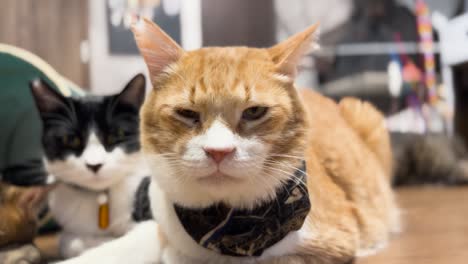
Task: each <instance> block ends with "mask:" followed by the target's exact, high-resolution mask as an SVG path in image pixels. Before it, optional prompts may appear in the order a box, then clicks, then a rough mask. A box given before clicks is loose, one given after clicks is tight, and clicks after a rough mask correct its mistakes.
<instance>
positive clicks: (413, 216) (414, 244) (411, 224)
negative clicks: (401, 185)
mask: <svg viewBox="0 0 468 264" xmlns="http://www.w3.org/2000/svg"><path fill="white" fill-rule="evenodd" d="M398 200H399V201H400V205H401V207H402V208H403V210H402V218H403V220H404V223H403V224H404V226H403V232H402V233H401V234H399V235H396V236H395V237H394V238H393V240H392V241H391V242H390V244H389V245H388V248H386V249H385V250H384V251H382V252H380V253H379V254H378V255H375V256H372V257H368V258H364V259H360V260H358V261H357V262H356V264H468V188H466V187H464V188H446V187H416V188H407V189H400V190H398Z"/></svg>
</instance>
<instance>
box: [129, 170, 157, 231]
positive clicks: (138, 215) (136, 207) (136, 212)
mask: <svg viewBox="0 0 468 264" xmlns="http://www.w3.org/2000/svg"><path fill="white" fill-rule="evenodd" d="M150 183H151V178H150V177H145V178H144V179H143V181H141V183H140V185H139V186H138V189H137V191H136V193H135V200H134V202H133V213H132V218H133V220H134V221H135V222H142V221H146V220H150V219H153V214H152V212H151V201H150V199H149V186H150Z"/></svg>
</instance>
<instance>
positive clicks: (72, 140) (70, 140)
mask: <svg viewBox="0 0 468 264" xmlns="http://www.w3.org/2000/svg"><path fill="white" fill-rule="evenodd" d="M62 143H63V145H65V146H67V147H70V148H78V147H79V146H80V145H81V140H80V138H79V137H78V136H70V135H64V136H63V137H62Z"/></svg>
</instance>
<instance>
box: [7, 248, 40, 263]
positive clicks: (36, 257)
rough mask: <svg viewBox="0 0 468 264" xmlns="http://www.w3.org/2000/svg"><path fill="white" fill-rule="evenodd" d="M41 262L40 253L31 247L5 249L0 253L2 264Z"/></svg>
mask: <svg viewBox="0 0 468 264" xmlns="http://www.w3.org/2000/svg"><path fill="white" fill-rule="evenodd" d="M40 261H41V253H40V252H39V250H38V249H37V248H36V247H35V246H33V245H24V246H20V247H16V248H7V249H3V250H1V251H0V263H2V264H36V263H40Z"/></svg>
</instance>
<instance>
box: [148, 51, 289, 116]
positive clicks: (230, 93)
mask: <svg viewBox="0 0 468 264" xmlns="http://www.w3.org/2000/svg"><path fill="white" fill-rule="evenodd" d="M165 74H166V76H165V78H163V79H164V82H157V84H156V85H159V87H156V89H159V90H158V93H159V96H160V97H161V98H162V97H163V98H164V102H165V104H168V105H171V106H174V107H177V106H178V107H187V108H190V109H193V108H195V109H193V110H197V111H201V112H203V113H205V114H206V115H222V116H223V117H224V118H226V119H230V120H225V121H232V122H229V123H234V122H235V120H236V119H238V118H239V116H237V115H236V114H239V112H238V111H237V112H236V111H234V110H235V109H238V108H239V109H244V108H247V107H249V106H253V105H264V106H269V107H274V106H277V105H280V104H281V105H282V106H283V107H284V108H285V109H284V110H285V111H289V110H290V108H289V107H288V106H289V105H290V104H289V99H290V98H289V97H288V94H287V91H286V90H285V89H284V87H283V86H284V85H287V84H289V83H287V82H285V80H284V79H285V78H284V77H281V75H279V74H277V73H276V72H275V71H274V64H273V63H272V62H271V60H270V59H269V57H268V53H267V52H266V51H265V50H261V49H249V48H244V47H240V48H203V49H200V50H196V51H191V52H186V53H185V54H184V55H183V56H182V57H181V58H180V60H179V61H178V62H177V63H174V64H172V65H171V67H168V68H167V69H166V71H165ZM211 117H212V118H214V116H211ZM205 118H210V116H206V117H205Z"/></svg>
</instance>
